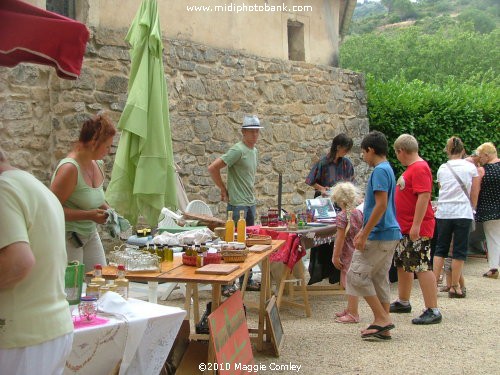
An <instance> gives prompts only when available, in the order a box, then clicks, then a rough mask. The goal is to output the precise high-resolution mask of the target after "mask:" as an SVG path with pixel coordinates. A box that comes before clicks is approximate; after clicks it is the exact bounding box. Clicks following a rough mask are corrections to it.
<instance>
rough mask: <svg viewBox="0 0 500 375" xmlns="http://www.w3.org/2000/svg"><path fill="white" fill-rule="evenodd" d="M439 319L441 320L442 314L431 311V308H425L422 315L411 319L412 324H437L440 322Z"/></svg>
mask: <svg viewBox="0 0 500 375" xmlns="http://www.w3.org/2000/svg"><path fill="white" fill-rule="evenodd" d="M441 320H443V316H442V315H441V313H440V312H438V313H437V314H436V313H434V311H432V309H431V308H429V309H427V310H425V311H424V312H423V314H422V315H420V316H419V317H418V318H415V319H412V321H411V322H412V323H413V324H421V325H423V324H438V323H441Z"/></svg>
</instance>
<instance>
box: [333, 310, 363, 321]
mask: <svg viewBox="0 0 500 375" xmlns="http://www.w3.org/2000/svg"><path fill="white" fill-rule="evenodd" d="M335 322H337V323H359V317H356V316H354V315H352V314H351V313H348V312H346V314H345V315H343V316H339V317H338V318H337V319H335Z"/></svg>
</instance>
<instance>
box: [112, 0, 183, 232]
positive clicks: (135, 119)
mask: <svg viewBox="0 0 500 375" xmlns="http://www.w3.org/2000/svg"><path fill="white" fill-rule="evenodd" d="M125 40H126V41H127V42H129V43H130V45H131V48H130V57H131V69H130V79H129V84H128V99H127V103H126V105H125V109H124V110H123V113H122V116H121V118H120V121H119V123H118V128H119V129H121V130H122V133H121V137H120V141H119V144H118V149H117V152H116V157H115V162H114V165H113V171H112V174H111V181H110V183H109V186H108V188H107V191H106V200H107V201H108V202H109V204H110V205H111V206H112V207H113V208H114V209H115V210H116V211H117V212H119V213H120V214H121V215H123V216H124V217H125V218H127V219H128V220H129V221H130V222H131V223H132V224H137V219H138V217H139V215H142V216H143V217H144V218H145V219H146V221H147V223H148V224H149V225H152V226H153V225H156V224H157V223H158V217H159V215H160V212H161V209H162V208H163V207H168V208H170V209H172V210H175V209H176V208H177V207H176V205H177V203H176V201H177V192H176V174H175V167H174V160H173V153H172V139H171V133H170V120H169V113H168V94H167V85H166V82H165V77H164V70H163V57H162V52H163V44H162V40H161V28H160V20H159V16H158V7H157V2H156V0H143V1H142V4H141V7H140V9H139V11H138V13H137V14H136V16H135V18H134V21H133V22H132V25H131V27H130V30H129V32H128V34H127V36H126V38H125Z"/></svg>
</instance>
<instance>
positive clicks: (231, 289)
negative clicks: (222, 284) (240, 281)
mask: <svg viewBox="0 0 500 375" xmlns="http://www.w3.org/2000/svg"><path fill="white" fill-rule="evenodd" d="M236 291H237V289H236V286H235V285H229V286H227V287H226V288H223V289H222V292H221V294H222V295H223V296H224V297H231V296H232V295H233V294H234V293H235V292H236Z"/></svg>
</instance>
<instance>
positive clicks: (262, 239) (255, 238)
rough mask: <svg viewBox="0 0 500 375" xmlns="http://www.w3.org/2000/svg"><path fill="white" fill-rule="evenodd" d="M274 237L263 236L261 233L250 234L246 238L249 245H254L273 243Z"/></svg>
mask: <svg viewBox="0 0 500 375" xmlns="http://www.w3.org/2000/svg"><path fill="white" fill-rule="evenodd" d="M272 243H273V239H272V238H271V236H263V235H261V234H249V235H248V237H247V240H246V244H247V246H253V245H271V244H272Z"/></svg>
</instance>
